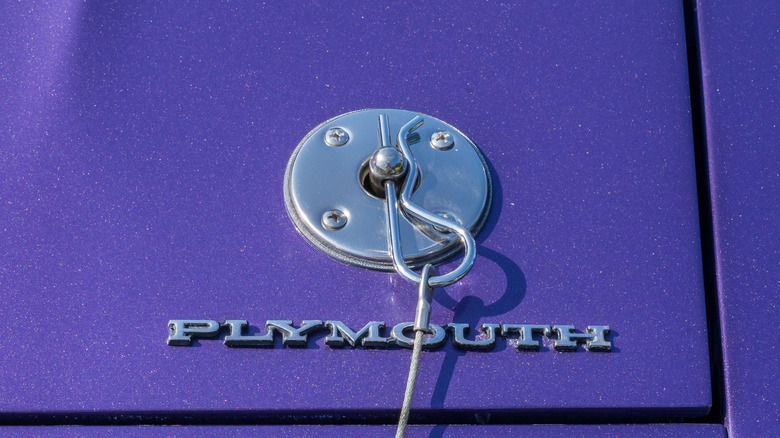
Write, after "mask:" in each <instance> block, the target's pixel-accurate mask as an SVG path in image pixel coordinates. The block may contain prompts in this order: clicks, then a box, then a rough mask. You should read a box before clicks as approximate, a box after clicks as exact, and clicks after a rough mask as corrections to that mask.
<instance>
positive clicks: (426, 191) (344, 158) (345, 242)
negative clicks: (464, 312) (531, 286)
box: [284, 109, 491, 271]
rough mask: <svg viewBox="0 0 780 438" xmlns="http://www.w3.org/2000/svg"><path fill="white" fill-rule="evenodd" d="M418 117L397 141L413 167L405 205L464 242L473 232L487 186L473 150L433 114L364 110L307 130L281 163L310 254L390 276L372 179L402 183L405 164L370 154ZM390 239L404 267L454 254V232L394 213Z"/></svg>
mask: <svg viewBox="0 0 780 438" xmlns="http://www.w3.org/2000/svg"><path fill="white" fill-rule="evenodd" d="M380 115H385V116H386V117H385V118H384V120H389V123H388V126H386V127H385V128H386V129H385V130H384V131H385V132H387V133H389V135H386V137H388V138H386V139H383V138H381V135H380V132H382V129H380V126H379V125H378V120H380V117H379V116H380ZM418 116H419V117H421V118H422V124H420V125H418V126H417V127H416V128H415V129H413V131H412V132H411V133H410V134H409V135H407V137H406V143H407V144H408V148H409V150H410V151H411V154H412V155H413V157H414V161H415V162H416V168H417V178H416V180H417V181H416V184H415V185H416V186H415V187H414V189H413V190H412V195H411V200H412V201H413V202H414V203H415V204H417V205H419V206H420V207H421V208H422V209H424V210H427V211H429V212H434V213H436V214H438V215H440V216H443V217H445V218H447V219H449V220H452V221H454V222H456V223H459V224H460V225H461V226H463V227H464V228H466V229H467V230H468V231H469V232H471V234H473V235H476V234H477V233H478V232H479V231H480V229H481V228H482V226H483V225H484V223H485V220H486V218H487V215H488V212H489V210H490V202H491V181H490V174H489V172H488V170H487V166H486V164H485V160H484V158H483V157H482V154H481V153H480V152H479V149H478V148H477V146H476V145H475V144H474V143H473V142H472V141H471V140H469V138H468V137H466V136H465V135H463V134H462V133H461V132H460V131H458V130H457V129H455V128H454V127H453V126H451V125H449V124H447V123H445V122H443V121H441V120H438V119H436V118H434V117H431V116H426V115H422V114H418V113H415V112H411V111H405V110H398V109H369V110H361V111H355V112H351V113H347V114H343V115H340V116H338V117H336V118H333V119H331V120H328V121H327V122H325V123H322V124H321V125H319V126H317V127H316V128H314V129H313V130H312V131H311V132H309V133H308V134H307V135H306V137H304V139H303V140H302V141H301V142H300V144H299V145H298V147H297V148H296V149H295V152H293V155H292V158H291V159H290V161H289V163H288V165H287V171H286V173H285V183H284V195H285V203H286V204H287V210H288V212H289V213H290V217H291V218H292V220H293V222H294V223H295V226H296V227H297V229H298V230H299V231H300V232H301V234H303V235H304V236H305V237H306V238H307V239H308V240H309V241H310V242H312V243H313V244H314V245H315V246H316V247H317V248H319V249H320V250H322V251H323V252H325V253H326V254H328V255H330V256H331V257H334V258H336V259H338V260H340V261H342V262H346V263H349V264H352V265H357V266H361V267H365V268H371V269H377V270H384V271H392V270H394V268H393V260H392V257H391V254H390V251H389V250H388V227H387V223H386V212H385V199H384V198H385V193H384V188H383V185H382V184H381V181H376V179H375V178H372V175H376V174H377V173H382V174H383V175H385V176H389V175H398V178H399V179H402V178H404V177H406V178H408V177H409V176H408V175H404V172H406V169H407V163H406V162H403V161H402V160H399V157H397V156H395V155H394V154H388V153H378V154H375V152H377V151H378V149H380V147H381V146H385V147H387V146H393V147H395V148H398V147H399V145H397V144H390V145H388V144H386V143H387V142H392V140H391V139H395V138H396V136H397V134H398V132H399V131H400V130H401V128H402V127H403V126H404V125H405V124H407V123H408V122H409V121H410V120H412V119H414V118H415V117H418ZM394 143H397V141H396V142H394ZM372 158H373V159H372ZM400 187H401V183H400V182H399V184H398V185H397V188H398V189H400ZM334 224H335V225H336V226H334ZM399 233H400V238H401V239H400V240H401V243H402V245H403V257H404V260H405V262H406V263H407V264H408V265H409V266H411V267H412V268H416V267H421V266H422V265H424V264H426V263H436V262H438V261H440V260H443V259H445V258H447V257H449V256H450V255H452V254H454V253H455V252H457V251H458V250H459V249H460V248H461V247H462V245H459V243H458V241H459V239H458V236H457V235H456V234H455V233H452V232H450V231H449V230H446V229H442V228H441V227H434V226H432V225H431V224H430V223H428V222H425V221H421V220H418V219H416V218H415V217H413V216H411V215H408V214H403V215H401V218H400V220H399Z"/></svg>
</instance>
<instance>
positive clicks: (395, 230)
mask: <svg viewBox="0 0 780 438" xmlns="http://www.w3.org/2000/svg"><path fill="white" fill-rule="evenodd" d="M422 123H423V119H422V117H420V116H416V117H414V118H412V120H410V121H409V122H407V123H406V125H404V126H403V127H402V128H401V130H400V131H399V132H398V146H399V149H400V152H401V155H403V158H404V160H405V161H406V163H407V164H408V169H407V170H408V172H407V173H406V178H404V180H403V183H402V186H401V202H400V204H399V202H398V199H397V197H396V192H395V182H394V181H393V179H391V178H388V179H385V180H384V181H382V183H383V184H384V189H385V207H386V216H387V228H388V247H389V250H390V254H391V256H392V259H393V266H394V267H395V270H396V271H397V272H398V273H399V274H401V275H402V276H403V277H404V278H406V279H407V280H409V281H411V282H412V283H416V284H418V285H419V289H418V297H417V310H416V312H415V321H414V332H415V335H414V346H413V348H412V360H411V364H410V367H409V376H408V378H407V380H406V391H405V392H404V401H403V404H402V406H401V415H400V417H399V420H398V428H397V430H396V435H395V436H396V438H403V436H404V434H405V432H406V425H407V423H408V422H409V412H410V410H411V405H412V396H413V395H414V387H415V384H416V382H417V373H418V370H419V367H420V356H421V355H422V347H423V344H424V339H423V335H424V334H426V333H428V332H429V331H430V327H429V324H430V316H431V304H432V302H433V290H434V288H436V287H443V286H447V285H450V284H452V283H455V282H456V281H458V280H460V279H461V278H463V277H464V276H465V275H466V274H467V273H468V272H469V270H470V269H471V267H472V266H473V264H474V260H475V259H476V249H475V246H476V245H475V243H474V238H473V237H472V236H471V233H470V232H469V231H468V230H467V229H465V228H464V227H462V226H460V224H457V223H455V222H453V221H451V220H448V219H445V218H443V217H441V216H439V215H437V214H434V213H432V212H430V211H428V210H425V209H423V208H422V207H420V206H418V205H417V204H415V203H414V202H412V200H411V193H412V190H413V188H414V186H415V183H416V181H417V163H416V162H415V160H414V156H413V155H412V153H411V151H410V149H409V146H408V145H407V142H406V137H407V136H408V135H409V134H410V133H411V132H412V131H414V130H415V129H417V128H418V127H419V126H420V125H422ZM388 125H389V124H388V120H387V117H386V116H385V115H381V116H380V117H379V131H380V139H381V142H382V148H388V147H392V146H391V145H390V139H389V128H388ZM380 150H381V149H380ZM401 209H403V211H404V212H405V213H407V214H409V215H411V216H414V217H416V218H417V219H419V220H422V221H424V222H427V223H429V224H432V225H437V226H439V227H441V228H446V229H449V230H451V231H453V232H455V233H456V234H457V235H458V237H459V238H460V241H461V243H462V244H463V247H464V248H463V249H464V254H463V261H462V262H461V264H460V265H458V267H457V268H455V270H453V271H452V272H449V273H447V274H444V275H436V270H435V268H434V267H433V265H432V264H426V265H425V266H424V267H423V270H422V272H421V274H419V275H418V274H417V273H416V272H414V271H412V269H410V268H409V266H407V265H406V262H405V261H404V257H403V250H402V248H401V238H400V231H399V227H398V214H399V210H401Z"/></svg>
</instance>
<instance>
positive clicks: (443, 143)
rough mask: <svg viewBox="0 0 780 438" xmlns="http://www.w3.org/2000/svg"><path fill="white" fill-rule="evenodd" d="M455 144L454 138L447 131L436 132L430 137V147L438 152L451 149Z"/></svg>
mask: <svg viewBox="0 0 780 438" xmlns="http://www.w3.org/2000/svg"><path fill="white" fill-rule="evenodd" d="M454 144H455V138H453V136H452V134H451V133H450V132H449V131H436V132H434V133H433V135H431V146H432V147H433V148H434V149H438V150H440V151H447V150H450V149H452V146H453V145H454Z"/></svg>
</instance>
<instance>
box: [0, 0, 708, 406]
mask: <svg viewBox="0 0 780 438" xmlns="http://www.w3.org/2000/svg"><path fill="white" fill-rule="evenodd" d="M2 7H3V8H5V9H6V10H7V12H8V13H7V14H4V15H3V16H4V18H3V19H2V20H3V21H4V22H5V28H6V29H8V30H7V33H6V34H4V35H3V36H2V37H0V41H2V48H3V53H4V54H5V55H6V56H5V60H6V61H5V63H4V64H3V69H4V70H3V77H4V80H3V81H2V82H1V83H2V84H3V85H2V86H3V87H4V88H3V91H6V92H7V94H6V96H7V97H6V101H7V103H8V105H6V109H5V110H4V118H5V119H6V120H7V121H8V123H7V124H6V126H8V128H7V129H4V130H3V131H2V133H0V141H2V144H3V151H4V152H3V156H2V161H1V162H0V166H2V168H0V177H1V178H2V183H3V184H2V186H1V187H0V201H1V202H0V205H1V206H0V220H1V221H2V227H1V228H0V244H1V245H2V248H3V252H2V253H0V276H1V277H0V282H1V283H0V284H2V293H3V300H2V302H0V315H2V317H3V320H4V321H5V323H6V324H7V327H9V329H8V330H7V331H6V333H8V334H9V335H6V336H0V352H2V357H3V365H2V366H0V391H1V392H2V393H3V394H5V397H3V398H0V415H4V416H5V418H12V417H13V416H14V415H15V414H17V413H44V412H49V413H51V412H56V413H59V414H61V415H65V416H84V415H100V414H101V413H104V414H106V415H107V414H108V413H111V414H112V415H115V414H119V415H121V414H123V413H126V414H130V413H152V414H165V413H170V412H179V413H182V412H183V413H186V412H193V413H197V415H206V416H208V415H218V414H230V413H241V414H242V415H244V414H247V413H249V414H253V415H254V414H256V415H257V416H258V418H263V417H265V418H267V417H273V416H275V415H279V414H282V413H284V414H288V415H296V416H301V415H303V416H307V415H308V416H311V417H312V418H314V417H316V415H318V414H320V413H323V412H338V413H340V414H343V415H351V414H352V415H360V416H364V417H365V416H372V415H378V416H381V417H382V418H391V417H392V415H393V413H394V412H395V411H396V410H397V409H398V408H399V405H400V401H401V395H402V393H403V386H404V381H405V376H406V372H407V368H408V361H409V352H408V351H407V350H387V351H365V350H352V349H345V350H343V351H337V350H336V351H334V350H331V349H329V348H324V347H323V345H322V340H321V338H319V339H318V340H317V342H316V345H311V346H310V347H309V348H306V349H281V348H277V349H270V350H228V349H226V348H224V347H223V346H222V345H220V344H219V343H217V342H203V343H196V347H194V348H172V347H168V346H166V345H165V337H166V331H165V330H166V329H165V327H166V323H167V321H168V320H169V319H172V318H198V319H200V318H209V319H216V320H224V319H228V318H246V319H249V321H250V323H255V324H257V323H258V322H262V321H265V320H266V319H291V320H294V321H296V322H299V321H300V320H301V319H310V318H321V319H335V320H342V321H344V322H346V323H348V324H353V325H354V324H363V323H365V322H366V321H368V320H384V321H386V322H387V323H388V324H395V323H398V322H402V321H408V320H410V319H411V318H412V315H413V314H414V305H415V300H416V296H415V292H414V288H413V287H411V286H410V284H408V283H406V282H404V281H403V280H401V279H400V278H399V277H398V276H397V275H393V274H387V273H380V272H371V271H366V270H363V269H359V268H355V267H352V266H347V265H343V264H340V263H338V262H336V261H334V260H332V259H330V258H329V257H327V256H325V255H324V254H322V253H320V252H318V251H317V250H316V249H314V248H313V247H311V246H309V245H308V243H307V242H306V241H305V240H304V239H303V238H302V237H301V236H299V235H298V234H297V233H296V231H295V230H294V228H293V226H292V224H291V222H290V220H289V218H288V217H287V216H286V213H285V209H284V202H283V199H282V177H283V174H284V169H285V164H286V161H287V159H288V158H289V155H290V154H291V152H292V150H293V148H294V147H295V145H296V144H297V142H298V141H299V140H300V138H302V137H303V135H305V133H306V132H308V130H309V129H310V128H311V127H313V126H315V125H317V124H318V123H320V122H321V121H323V120H326V119H327V118H329V117H332V116H335V115H337V114H340V113H343V112H346V111H349V110H354V109H359V108H366V107H398V108H406V109H412V110H419V111H420V112H423V113H429V114H432V115H435V116H437V117H440V118H442V119H443V120H446V121H447V122H450V123H452V124H453V125H454V126H456V127H458V128H459V129H461V130H462V131H463V132H465V133H467V135H469V136H470V137H471V138H472V139H473V140H474V141H475V142H477V144H478V145H479V146H480V148H481V149H482V150H483V152H484V154H485V156H486V158H487V159H488V161H489V162H490V164H491V167H492V169H491V171H492V176H493V179H494V184H495V192H496V193H495V198H494V207H493V211H492V213H491V216H490V219H489V222H488V224H487V226H486V229H485V231H484V232H483V233H482V235H481V236H480V237H479V239H478V242H477V243H478V260H477V263H476V265H475V267H474V269H473V271H472V273H470V274H469V275H468V276H467V277H466V279H465V280H463V281H462V282H460V283H458V284H456V285H453V286H450V287H448V288H446V290H439V291H437V294H436V303H435V306H434V311H433V316H432V322H435V323H447V322H451V321H455V322H465V323H470V324H472V325H476V324H478V323H484V322H528V323H559V324H574V325H575V326H578V327H583V326H585V325H588V324H600V323H603V324H609V325H611V327H612V330H613V336H612V340H613V343H614V345H615V347H616V348H615V349H614V351H613V352H612V353H608V354H591V353H584V352H582V351H580V352H578V353H571V354H562V353H553V352H549V351H548V352H546V353H544V354H541V353H539V354H536V353H523V352H517V351H514V350H513V348H512V347H511V346H508V345H506V344H503V345H499V346H498V348H496V350H494V351H493V352H489V353H472V352H469V353H464V352H461V351H456V350H453V349H452V347H451V346H448V347H446V348H445V349H444V350H441V351H436V352H430V353H425V354H424V355H423V359H422V365H421V375H420V377H419V379H418V383H417V392H416V396H415V402H414V406H413V415H414V413H418V414H425V415H426V416H427V418H437V416H438V415H445V414H446V415H448V417H447V418H458V419H460V420H462V421H472V420H473V419H474V414H475V412H485V411H492V412H496V413H497V414H501V415H505V416H506V418H515V419H518V420H523V421H528V420H530V419H534V418H539V417H538V416H539V415H542V414H541V413H544V415H546V417H545V418H546V419H547V420H548V421H549V420H551V419H554V418H561V419H562V420H561V421H564V419H565V421H577V420H580V419H590V418H593V417H592V415H594V414H595V415H598V416H599V418H602V419H604V420H612V421H616V420H623V419H647V418H657V419H669V418H679V417H682V416H701V415H705V414H706V413H707V412H708V410H709V405H710V400H711V394H710V379H709V366H708V357H707V337H706V324H705V311H704V300H703V290H702V288H703V286H702V274H701V256H700V245H699V234H698V233H699V231H698V218H697V205H696V188H695V179H694V176H695V175H694V162H693V147H692V135H691V126H690V115H689V106H690V102H689V98H688V81H687V71H686V53H685V41H684V26H683V13H682V6H681V4H680V3H679V2H672V1H668V2H636V3H635V4H628V3H618V4H614V3H594V2H589V3H588V4H587V5H582V6H580V7H576V6H566V5H545V7H539V6H538V5H532V4H529V5H502V4H498V3H496V4H493V3H488V4H479V5H477V4H473V3H470V2H464V3H463V4H461V5H458V6H452V5H451V3H442V4H441V5H439V6H438V7H433V6H430V5H428V6H423V5H419V4H410V5H395V6H371V5H367V4H364V3H362V2H351V3H345V4H343V5H341V6H337V5H330V4H329V6H328V7H318V6H317V5H316V4H312V5H308V6H307V7H301V6H292V5H288V4H282V3H280V4H276V5H266V6H261V5H258V4H255V3H247V4H243V5H241V6H236V5H234V4H233V3H225V4H220V5H213V4H212V3H206V2H204V3H194V4H192V5H188V7H186V8H184V7H180V6H178V5H177V4H157V3H152V2H149V3H131V2H118V3H112V4H106V3H97V2H89V3H86V4H83V3H79V2H75V1H74V2H67V1H63V2H60V3H55V4H53V5H48V6H40V7H36V8H31V7H25V6H24V5H21V6H20V5H4V6H2ZM19 36H22V38H19ZM11 327H13V329H11ZM546 348H549V347H546ZM558 414H560V415H559V416H557V417H556V415H558Z"/></svg>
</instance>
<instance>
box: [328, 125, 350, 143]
mask: <svg viewBox="0 0 780 438" xmlns="http://www.w3.org/2000/svg"><path fill="white" fill-rule="evenodd" d="M348 141H349V134H348V133H347V131H345V130H343V129H341V128H330V129H328V131H327V132H326V133H325V144H327V145H328V146H333V147H338V146H344V145H345V144H347V142H348Z"/></svg>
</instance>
